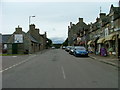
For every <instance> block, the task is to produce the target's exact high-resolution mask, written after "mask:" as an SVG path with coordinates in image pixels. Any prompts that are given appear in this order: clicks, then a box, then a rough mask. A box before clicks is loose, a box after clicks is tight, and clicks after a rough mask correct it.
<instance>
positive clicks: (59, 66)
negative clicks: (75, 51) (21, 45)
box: [2, 49, 118, 88]
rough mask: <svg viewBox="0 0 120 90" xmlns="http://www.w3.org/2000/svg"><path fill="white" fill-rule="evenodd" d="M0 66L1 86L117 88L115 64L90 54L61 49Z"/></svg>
mask: <svg viewBox="0 0 120 90" xmlns="http://www.w3.org/2000/svg"><path fill="white" fill-rule="evenodd" d="M14 58H15V57H14ZM16 60H17V57H16ZM8 61H9V60H8ZM3 62H4V58H3ZM9 62H11V61H9ZM4 65H5V66H4ZM3 66H4V68H3V71H2V73H3V74H2V75H3V76H2V79H3V80H2V81H3V88H118V69H117V68H116V67H114V66H111V65H108V64H105V63H102V62H98V61H95V60H93V59H91V58H90V57H74V56H73V55H70V54H69V53H67V52H66V51H64V50H61V49H51V50H48V51H46V52H44V53H42V54H41V53H37V54H33V55H29V56H25V58H24V59H23V58H22V60H21V61H20V60H19V59H18V62H15V63H12V64H9V65H7V64H5V63H3Z"/></svg>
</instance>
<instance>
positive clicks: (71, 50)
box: [69, 46, 75, 55]
mask: <svg viewBox="0 0 120 90" xmlns="http://www.w3.org/2000/svg"><path fill="white" fill-rule="evenodd" d="M74 49H75V47H74V46H72V47H71V48H70V50H69V54H71V55H73V53H74Z"/></svg>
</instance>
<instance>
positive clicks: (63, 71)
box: [61, 66, 66, 79]
mask: <svg viewBox="0 0 120 90" xmlns="http://www.w3.org/2000/svg"><path fill="white" fill-rule="evenodd" d="M61 69H62V73H63V78H64V79H66V76H65V72H64V68H63V66H62V67H61Z"/></svg>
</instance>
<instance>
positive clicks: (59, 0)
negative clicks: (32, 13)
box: [2, 0, 116, 2]
mask: <svg viewBox="0 0 120 90" xmlns="http://www.w3.org/2000/svg"><path fill="white" fill-rule="evenodd" d="M2 1H3V2H88V0H2ZM115 1H116V0H89V2H115Z"/></svg>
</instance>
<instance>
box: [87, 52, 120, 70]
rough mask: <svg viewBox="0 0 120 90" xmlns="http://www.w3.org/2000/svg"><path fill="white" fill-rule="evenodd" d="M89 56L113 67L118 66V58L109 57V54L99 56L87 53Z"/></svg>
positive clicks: (119, 65)
mask: <svg viewBox="0 0 120 90" xmlns="http://www.w3.org/2000/svg"><path fill="white" fill-rule="evenodd" d="M89 57H90V58H92V59H93V60H97V61H100V62H103V63H106V64H109V65H112V66H115V67H118V68H120V60H119V59H118V58H117V57H114V56H112V57H110V56H106V57H104V56H100V55H95V54H89Z"/></svg>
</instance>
